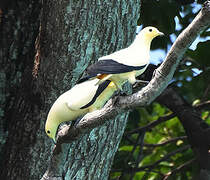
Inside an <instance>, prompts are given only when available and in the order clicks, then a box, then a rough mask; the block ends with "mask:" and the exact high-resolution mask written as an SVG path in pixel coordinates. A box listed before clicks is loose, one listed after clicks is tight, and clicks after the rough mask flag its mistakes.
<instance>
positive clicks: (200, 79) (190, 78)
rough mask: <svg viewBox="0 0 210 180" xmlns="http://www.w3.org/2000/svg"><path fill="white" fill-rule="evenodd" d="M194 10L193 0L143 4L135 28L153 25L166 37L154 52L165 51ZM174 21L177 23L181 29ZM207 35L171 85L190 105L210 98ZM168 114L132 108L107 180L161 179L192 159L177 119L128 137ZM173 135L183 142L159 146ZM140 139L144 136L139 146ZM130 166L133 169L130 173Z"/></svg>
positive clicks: (174, 179)
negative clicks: (131, 132) (133, 131)
mask: <svg viewBox="0 0 210 180" xmlns="http://www.w3.org/2000/svg"><path fill="white" fill-rule="evenodd" d="M198 3H203V1H198ZM197 7H200V5H199V4H196V3H193V1H192V0H189V1H188V0H185V1H179V0H170V1H169V0H161V1H157V0H143V3H142V9H141V15H140V19H139V21H138V24H139V25H143V26H147V25H153V26H156V27H158V28H159V29H160V30H161V31H162V32H164V33H165V34H166V37H165V38H161V39H157V40H155V41H154V43H153V48H162V49H165V50H167V47H169V46H171V44H172V43H173V41H172V39H171V37H170V36H169V35H171V34H173V35H174V36H175V37H177V36H178V35H179V34H180V33H181V32H182V31H183V29H184V28H185V27H186V26H187V25H188V24H190V22H191V21H192V20H193V18H194V17H195V16H196V14H197V13H198V10H196V9H198V8H197ZM175 17H176V18H177V20H178V21H179V25H178V26H179V28H177V25H176V21H175ZM208 36H210V31H208V30H205V31H204V32H203V33H202V34H201V35H200V37H201V38H204V39H203V42H200V43H198V45H197V48H196V49H195V50H191V49H188V51H187V52H186V54H185V56H184V57H183V60H182V62H181V64H180V65H179V67H178V69H177V71H176V72H175V75H174V79H173V82H172V84H173V85H174V87H175V88H176V90H177V91H178V92H179V93H180V94H181V96H182V97H183V98H185V99H186V100H187V101H188V102H189V103H192V104H193V105H195V104H199V103H202V102H204V101H207V100H209V99H210V78H209V77H210V49H209V47H210V40H206V39H205V38H207V37H208ZM201 112H202V113H201V117H202V119H203V120H205V122H207V123H208V124H210V111H208V110H205V111H201ZM171 113H172V112H171V111H170V110H169V109H167V108H166V107H163V106H161V105H160V104H158V103H156V102H154V103H153V104H151V105H150V106H149V107H147V108H138V109H135V110H134V111H133V112H132V113H131V114H130V116H129V121H128V124H127V127H126V131H125V135H124V137H123V139H122V141H121V143H120V147H119V149H118V152H117V154H116V156H115V160H114V163H113V167H112V173H111V174H110V179H113V180H114V179H118V178H119V177H120V179H123V180H130V179H134V180H140V179H149V180H153V179H154V180H159V179H162V178H163V177H165V176H166V175H167V174H168V173H170V172H172V171H173V170H175V169H176V168H178V167H182V166H183V165H184V164H185V163H188V162H191V160H192V159H194V158H195V156H194V154H193V152H192V149H191V148H190V147H189V146H188V145H189V143H188V141H187V138H186V134H185V131H184V128H183V126H182V124H181V123H180V121H179V119H178V118H177V117H174V118H172V119H170V120H168V121H166V122H163V123H159V124H158V125H157V126H155V127H153V128H151V129H147V130H146V132H144V131H139V133H134V134H129V133H128V132H130V131H132V130H134V129H136V128H140V127H143V126H146V125H147V124H149V123H151V122H154V121H155V120H157V119H158V118H160V117H163V116H166V115H169V114H171ZM144 133H145V134H144ZM177 137H181V138H180V139H177V140H176V141H172V142H170V143H166V144H165V145H161V144H162V143H164V142H166V141H169V140H171V139H174V138H177ZM141 138H144V141H143V146H142V144H141V143H142V141H141ZM164 158H165V159H164ZM158 162H159V163H158ZM131 168H133V169H136V171H134V172H131V171H130V170H131ZM198 169H199V167H198V165H197V163H189V164H188V165H186V167H184V168H183V169H181V170H179V171H177V172H176V173H174V174H173V175H172V176H171V177H170V178H169V179H170V180H179V179H180V180H182V179H192V178H193V177H196V175H197V173H198Z"/></svg>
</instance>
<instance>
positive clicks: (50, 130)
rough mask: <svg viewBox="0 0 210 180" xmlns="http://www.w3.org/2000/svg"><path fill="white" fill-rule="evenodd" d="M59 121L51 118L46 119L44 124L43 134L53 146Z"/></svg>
mask: <svg viewBox="0 0 210 180" xmlns="http://www.w3.org/2000/svg"><path fill="white" fill-rule="evenodd" d="M58 126H59V121H56V120H55V119H52V117H48V118H47V121H46V124H45V132H46V134H47V135H48V136H49V137H50V138H51V139H52V140H53V142H54V144H56V133H57V130H58Z"/></svg>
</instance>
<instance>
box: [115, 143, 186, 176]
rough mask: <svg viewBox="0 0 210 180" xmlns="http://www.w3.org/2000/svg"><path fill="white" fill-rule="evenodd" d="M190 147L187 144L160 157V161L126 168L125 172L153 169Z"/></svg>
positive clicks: (117, 170) (118, 170)
mask: <svg viewBox="0 0 210 180" xmlns="http://www.w3.org/2000/svg"><path fill="white" fill-rule="evenodd" d="M189 148H190V145H185V146H183V147H181V148H179V149H176V150H175V151H172V152H170V153H168V154H166V155H165V156H164V157H162V158H161V159H159V160H158V161H156V162H155V163H153V164H150V165H145V166H142V167H139V168H128V169H126V170H125V169H124V171H125V172H127V173H131V172H139V171H144V170H146V169H147V170H148V169H149V171H151V170H152V169H153V168H155V167H156V166H157V165H158V164H159V163H161V162H162V161H165V160H167V159H169V158H170V157H171V156H174V155H175V154H177V153H180V152H183V151H186V150H187V149H189ZM120 171H122V169H115V170H112V172H120Z"/></svg>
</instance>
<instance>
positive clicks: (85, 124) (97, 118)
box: [43, 1, 210, 179]
mask: <svg viewBox="0 0 210 180" xmlns="http://www.w3.org/2000/svg"><path fill="white" fill-rule="evenodd" d="M209 25H210V1H206V2H205V3H204V7H203V8H202V10H201V11H200V12H199V14H198V15H197V16H196V18H195V19H194V20H193V21H192V23H191V24H190V25H189V26H188V27H187V28H186V29H185V30H184V31H183V32H182V33H181V34H180V35H179V37H178V38H177V39H176V41H175V43H174V44H173V46H172V47H171V49H170V51H169V52H168V54H167V56H166V59H165V61H164V62H163V63H162V64H161V66H160V67H159V68H157V70H156V73H155V75H154V77H153V79H152V80H151V81H150V83H149V84H148V85H147V86H146V87H144V88H142V89H141V90H140V91H138V92H137V93H135V94H132V95H130V96H123V97H118V98H117V99H116V98H114V99H111V100H110V101H109V102H108V103H107V104H106V105H105V107H104V108H102V109H101V110H99V111H95V112H92V113H88V114H86V115H85V116H84V117H83V119H82V120H81V121H80V122H79V124H78V125H77V126H76V127H70V128H69V127H68V128H64V129H62V130H61V131H60V132H59V135H58V141H57V145H56V146H55V148H54V150H53V156H52V157H51V164H50V167H49V168H48V171H47V172H46V174H51V173H53V170H55V169H59V155H61V154H62V153H61V152H62V148H61V146H62V144H63V143H71V142H72V141H74V140H76V139H78V138H79V137H80V136H82V135H83V134H85V133H87V132H89V131H91V130H92V129H93V128H95V127H97V126H99V125H102V124H103V123H104V122H105V121H107V120H108V119H111V118H112V117H115V116H116V115H117V114H119V113H122V112H124V111H127V110H129V109H131V108H135V107H137V106H146V105H149V104H150V103H151V102H152V101H153V100H154V99H155V98H156V97H157V96H159V95H160V94H161V92H163V90H164V89H165V88H166V87H167V85H168V83H169V81H170V80H171V79H172V77H173V74H174V71H175V69H176V67H177V66H178V64H179V62H180V60H181V58H182V56H183V54H184V53H185V51H186V50H187V48H188V47H189V46H190V45H191V44H192V42H193V41H194V40H195V38H196V37H197V36H198V34H200V33H201V32H202V31H203V30H204V29H205V28H207V27H208V26H209ZM43 179H45V177H43Z"/></svg>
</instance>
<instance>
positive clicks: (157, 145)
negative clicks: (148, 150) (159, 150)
mask: <svg viewBox="0 0 210 180" xmlns="http://www.w3.org/2000/svg"><path fill="white" fill-rule="evenodd" d="M184 139H187V136H180V137H175V138H172V139H169V140H167V141H164V142H162V143H158V144H146V143H145V144H143V145H144V146H146V147H159V146H164V145H166V144H169V143H172V142H177V141H178V140H184Z"/></svg>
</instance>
